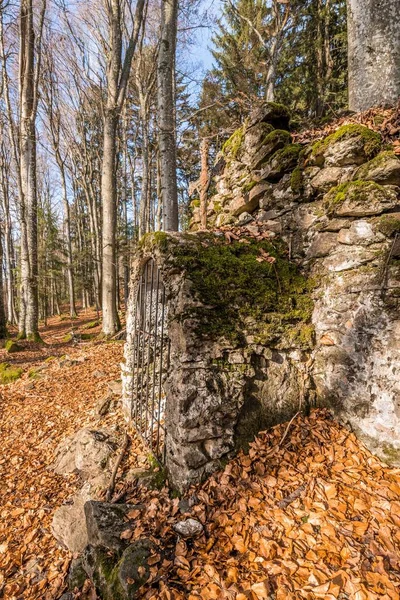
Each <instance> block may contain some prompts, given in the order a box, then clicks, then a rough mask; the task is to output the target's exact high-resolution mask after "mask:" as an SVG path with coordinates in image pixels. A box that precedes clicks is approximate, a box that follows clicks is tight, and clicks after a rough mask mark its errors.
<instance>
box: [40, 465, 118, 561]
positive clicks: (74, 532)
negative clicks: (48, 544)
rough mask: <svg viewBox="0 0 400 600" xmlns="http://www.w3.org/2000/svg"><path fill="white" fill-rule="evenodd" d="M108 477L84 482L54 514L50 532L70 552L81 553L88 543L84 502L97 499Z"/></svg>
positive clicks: (103, 476)
mask: <svg viewBox="0 0 400 600" xmlns="http://www.w3.org/2000/svg"><path fill="white" fill-rule="evenodd" d="M108 480H109V475H107V476H105V475H102V476H100V477H98V478H96V479H95V480H94V481H92V482H86V483H85V484H84V485H83V487H82V489H81V490H79V492H77V493H76V494H75V495H74V496H72V498H71V499H70V500H69V501H68V504H63V505H62V506H60V507H59V508H58V509H57V510H56V511H55V513H54V516H53V520H52V524H51V532H52V534H53V535H54V537H55V538H56V540H57V541H58V542H59V543H60V544H61V545H62V546H63V547H64V548H67V549H68V550H70V551H71V552H82V550H83V549H84V547H85V546H86V545H87V543H88V534H87V527H86V518H85V511H84V506H85V504H86V502H88V501H90V500H92V499H95V498H98V497H99V495H100V494H101V492H102V491H103V490H104V489H105V488H106V486H107V483H108Z"/></svg>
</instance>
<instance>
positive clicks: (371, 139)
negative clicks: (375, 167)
mask: <svg viewBox="0 0 400 600" xmlns="http://www.w3.org/2000/svg"><path fill="white" fill-rule="evenodd" d="M351 137H360V138H361V139H362V142H363V148H364V153H365V156H366V157H367V158H368V159H371V158H373V157H374V156H375V155H376V154H377V153H378V152H379V151H380V149H381V147H382V138H381V136H380V135H379V133H376V132H375V131H372V129H369V128H368V127H364V125H357V124H351V125H343V126H342V127H339V129H338V130H337V131H335V132H334V133H332V134H331V135H328V137H326V138H325V139H323V140H320V141H318V142H315V144H314V145H313V147H312V158H313V159H314V161H315V162H317V163H318V162H321V161H322V162H323V155H324V154H325V152H326V150H327V149H328V148H329V146H331V145H333V144H335V143H336V142H340V141H342V140H345V139H348V138H351Z"/></svg>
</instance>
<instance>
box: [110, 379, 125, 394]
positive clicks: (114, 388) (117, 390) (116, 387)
mask: <svg viewBox="0 0 400 600" xmlns="http://www.w3.org/2000/svg"><path fill="white" fill-rule="evenodd" d="M107 386H108V389H109V390H110V392H111V393H112V394H114V396H121V394H122V382H121V381H110V382H109V383H107Z"/></svg>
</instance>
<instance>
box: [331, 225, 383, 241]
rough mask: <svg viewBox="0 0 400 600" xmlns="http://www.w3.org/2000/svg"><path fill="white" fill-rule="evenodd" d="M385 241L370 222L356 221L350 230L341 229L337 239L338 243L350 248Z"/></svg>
mask: <svg viewBox="0 0 400 600" xmlns="http://www.w3.org/2000/svg"><path fill="white" fill-rule="evenodd" d="M384 239H385V236H384V235H383V234H382V233H379V232H376V231H375V229H374V227H373V225H372V223H369V222H368V221H354V222H353V223H352V224H351V225H350V227H349V228H348V229H341V230H340V231H339V234H338V237H337V240H338V242H340V243H341V244H346V245H348V246H369V245H370V244H373V243H375V242H381V241H383V240H384Z"/></svg>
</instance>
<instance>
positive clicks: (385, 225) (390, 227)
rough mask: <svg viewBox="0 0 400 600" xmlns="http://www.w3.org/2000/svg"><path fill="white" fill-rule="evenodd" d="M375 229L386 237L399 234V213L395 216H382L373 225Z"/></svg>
mask: <svg viewBox="0 0 400 600" xmlns="http://www.w3.org/2000/svg"><path fill="white" fill-rule="evenodd" d="M374 226H375V229H376V230H377V231H379V232H380V233H383V234H384V235H386V236H387V237H392V236H393V235H395V234H396V233H398V234H400V213H397V214H395V215H383V216H382V217H379V218H378V219H377V220H376V221H375V223H374Z"/></svg>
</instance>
